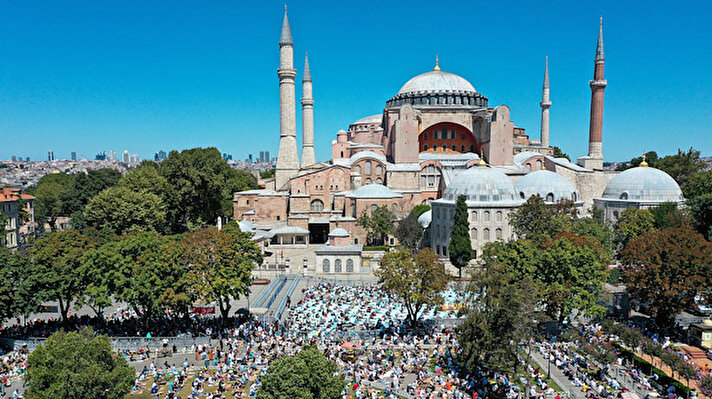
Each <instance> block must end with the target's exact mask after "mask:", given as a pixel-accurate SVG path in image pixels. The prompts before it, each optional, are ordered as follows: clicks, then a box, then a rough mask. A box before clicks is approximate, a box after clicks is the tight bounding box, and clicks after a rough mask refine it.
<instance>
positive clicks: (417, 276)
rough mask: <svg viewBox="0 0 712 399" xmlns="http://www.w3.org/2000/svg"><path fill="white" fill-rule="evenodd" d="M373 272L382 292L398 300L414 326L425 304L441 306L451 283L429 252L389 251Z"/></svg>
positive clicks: (436, 257)
mask: <svg viewBox="0 0 712 399" xmlns="http://www.w3.org/2000/svg"><path fill="white" fill-rule="evenodd" d="M378 265H379V267H378V270H376V271H375V272H374V274H375V275H376V277H378V282H379V284H380V285H381V289H383V290H384V291H385V292H388V293H389V294H391V295H393V296H395V297H397V298H399V299H400V300H401V301H402V302H403V305H404V306H405V307H406V309H407V310H408V320H409V321H410V322H411V323H413V324H415V323H417V320H418V314H419V313H420V311H421V310H422V309H423V308H424V307H425V306H426V305H439V304H441V303H442V301H443V297H442V296H441V295H440V292H441V291H443V290H444V289H445V287H446V286H447V283H448V280H449V278H448V275H447V272H446V271H445V268H444V267H443V265H442V264H441V263H440V261H439V260H438V256H437V255H435V253H433V251H431V250H430V249H427V248H426V249H423V250H421V251H420V252H418V253H417V254H415V255H411V254H410V252H408V251H402V250H401V251H396V252H388V253H386V254H385V255H384V256H383V258H381V260H380V262H379V263H378Z"/></svg>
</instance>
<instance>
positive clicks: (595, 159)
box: [579, 17, 608, 170]
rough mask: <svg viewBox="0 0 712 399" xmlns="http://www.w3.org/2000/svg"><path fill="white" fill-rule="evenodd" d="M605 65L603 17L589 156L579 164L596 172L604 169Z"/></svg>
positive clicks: (594, 86)
mask: <svg viewBox="0 0 712 399" xmlns="http://www.w3.org/2000/svg"><path fill="white" fill-rule="evenodd" d="M604 64H605V57H604V55H603V17H601V20H600V23H599V26H598V44H597V45H596V58H595V64H594V65H595V69H594V72H593V80H591V81H590V82H589V86H591V120H590V121H589V127H588V156H585V157H581V158H579V164H581V165H582V166H584V167H586V168H589V169H594V170H601V169H603V90H605V88H606V85H607V84H608V82H607V81H606V80H605V78H604V77H603V69H604Z"/></svg>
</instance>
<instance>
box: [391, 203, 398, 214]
mask: <svg viewBox="0 0 712 399" xmlns="http://www.w3.org/2000/svg"><path fill="white" fill-rule="evenodd" d="M391 212H392V213H393V214H394V215H398V204H393V205H391Z"/></svg>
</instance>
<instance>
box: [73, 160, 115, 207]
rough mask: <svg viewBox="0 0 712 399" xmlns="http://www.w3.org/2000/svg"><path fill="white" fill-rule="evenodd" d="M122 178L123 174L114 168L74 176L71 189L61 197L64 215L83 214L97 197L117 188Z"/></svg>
mask: <svg viewBox="0 0 712 399" xmlns="http://www.w3.org/2000/svg"><path fill="white" fill-rule="evenodd" d="M120 178H121V172H119V171H118V170H116V169H112V168H102V169H96V170H90V171H89V172H88V173H78V174H76V175H74V176H72V184H71V187H69V189H68V190H66V191H65V192H63V193H62V195H61V196H60V197H61V200H62V212H63V214H64V215H74V214H77V213H81V212H82V211H83V210H84V207H85V206H87V204H88V203H89V201H90V200H91V199H92V198H94V196H95V195H97V194H99V193H100V192H101V191H103V190H105V189H107V188H109V187H113V186H115V185H116V183H118V182H119V179H120Z"/></svg>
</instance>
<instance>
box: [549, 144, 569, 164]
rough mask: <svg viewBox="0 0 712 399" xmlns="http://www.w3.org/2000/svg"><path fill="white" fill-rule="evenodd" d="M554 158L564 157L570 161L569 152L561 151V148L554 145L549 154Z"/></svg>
mask: <svg viewBox="0 0 712 399" xmlns="http://www.w3.org/2000/svg"><path fill="white" fill-rule="evenodd" d="M551 155H552V156H553V157H554V158H566V159H568V160H569V161H571V158H569V154H567V153H565V152H563V151H561V148H559V147H556V146H554V152H553V153H552V154H551Z"/></svg>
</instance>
